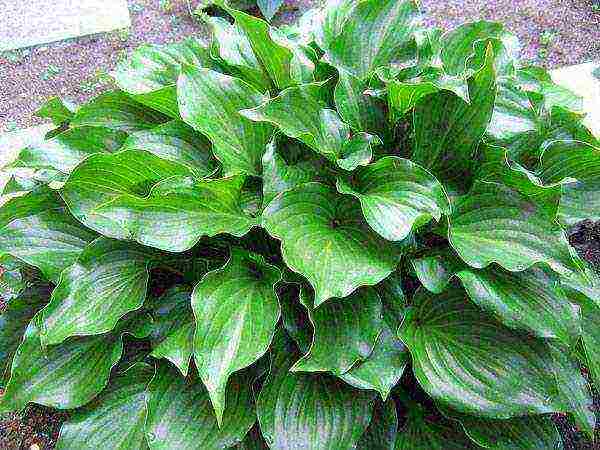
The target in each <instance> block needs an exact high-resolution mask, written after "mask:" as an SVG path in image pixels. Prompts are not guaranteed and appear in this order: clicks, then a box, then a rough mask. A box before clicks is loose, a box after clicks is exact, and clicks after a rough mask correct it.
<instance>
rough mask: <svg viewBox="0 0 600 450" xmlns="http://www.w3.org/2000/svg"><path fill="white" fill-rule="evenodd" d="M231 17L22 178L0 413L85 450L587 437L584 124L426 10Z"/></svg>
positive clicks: (575, 110) (120, 72)
mask: <svg viewBox="0 0 600 450" xmlns="http://www.w3.org/2000/svg"><path fill="white" fill-rule="evenodd" d="M216 3H217V4H216V5H215V6H214V7H213V8H211V10H210V11H215V10H217V11H219V10H220V13H221V14H220V15H217V16H210V15H208V14H204V15H202V20H204V21H205V22H206V24H207V26H208V27H209V28H210V29H211V31H212V34H213V38H212V40H211V41H210V42H209V43H208V44H205V43H203V42H200V41H198V40H196V39H193V38H190V39H188V40H185V41H183V42H180V43H177V44H172V45H166V46H150V45H148V46H142V47H140V48H139V49H138V50H136V51H135V52H133V54H132V55H131V58H130V59H129V60H127V61H126V62H122V63H120V65H119V66H118V67H117V68H116V70H115V72H114V74H113V76H114V81H115V89H114V90H112V91H109V92H106V93H104V94H102V95H100V96H98V97H96V98H95V99H93V100H92V101H90V102H89V103H87V104H83V105H77V106H73V105H70V104H67V103H63V102H61V101H60V100H58V99H53V100H51V101H50V102H49V103H48V104H46V105H45V106H44V107H43V108H42V110H41V111H40V113H39V114H40V115H42V116H44V117H47V118H49V119H52V120H53V121H54V122H55V123H56V125H57V128H56V129H55V130H54V131H52V132H50V133H49V134H48V135H47V136H46V140H44V141H43V142H41V143H39V144H36V145H32V146H29V147H27V148H24V149H22V150H20V152H19V154H18V155H17V157H16V158H15V160H14V161H13V162H12V163H11V164H10V166H9V167H7V168H6V169H5V171H6V172H7V173H10V174H12V178H11V179H10V181H9V182H8V184H7V186H6V187H5V194H6V197H4V203H3V206H2V207H1V209H0V254H1V255H2V256H1V258H2V259H1V261H0V263H1V265H2V266H3V268H4V269H3V272H2V283H3V294H2V295H3V297H4V299H5V303H6V305H5V311H4V314H3V315H2V316H1V319H0V333H1V336H2V339H1V340H0V345H1V347H0V355H1V356H2V358H3V359H2V364H3V368H4V367H5V368H6V376H5V385H4V394H3V396H2V398H1V400H0V410H1V411H3V412H5V411H19V410H22V409H23V408H24V407H25V406H26V405H27V404H28V403H31V402H33V403H38V404H41V405H47V406H50V407H53V408H58V409H65V410H71V411H70V414H69V419H68V421H67V422H66V423H65V424H64V425H63V427H62V430H61V433H60V438H59V441H58V444H57V445H58V448H59V449H76V450H80V449H98V448H106V449H127V450H129V449H138V448H148V447H149V448H151V449H177V450H179V449H202V450H213V449H215V450H216V449H225V448H237V449H260V448H263V449H264V448H270V449H273V450H284V449H285V450H291V449H297V450H349V449H360V450H362V449H367V450H379V449H388V450H393V449H395V450H408V449H411V450H426V449H427V450H430V449H478V448H488V449H496V450H505V449H527V450H534V449H535V450H543V449H548V450H554V449H558V448H562V443H561V437H560V435H559V434H558V432H557V429H556V428H555V426H554V423H553V421H552V416H553V415H554V414H556V413H558V414H568V416H569V417H570V418H571V419H572V420H573V421H574V423H575V424H576V425H577V426H578V427H579V428H580V429H581V430H582V431H584V432H586V433H587V434H588V435H590V437H591V436H592V435H593V433H594V426H595V418H594V413H593V411H592V410H591V408H590V407H591V403H592V399H591V387H590V385H589V383H596V386H598V383H599V382H600V353H599V350H600V335H599V332H600V281H599V278H598V277H597V275H595V273H594V271H593V269H592V268H591V267H588V266H587V265H586V263H585V262H584V261H583V260H581V259H580V258H579V257H578V256H577V254H576V253H575V251H574V249H573V248H572V247H571V246H570V245H569V242H568V240H567V237H566V233H567V230H568V229H569V227H571V226H572V225H574V224H576V223H578V222H580V221H582V220H585V219H590V220H598V219H600V144H599V142H598V140H597V139H596V138H595V137H594V136H593V135H592V134H591V133H590V132H589V131H588V130H587V129H586V128H585V127H584V126H583V125H582V124H581V120H582V118H583V116H582V114H580V113H579V108H580V104H579V103H580V99H578V98H577V97H575V96H574V95H573V94H571V93H570V92H568V91H566V90H565V89H562V88H560V87H558V86H556V85H554V84H553V83H552V81H551V79H550V77H549V76H548V74H547V73H546V72H545V71H544V70H542V69H539V68H536V67H527V66H524V65H522V64H521V63H520V62H519V59H518V50H519V44H518V42H517V40H516V38H515V37H514V36H513V35H511V34H510V33H509V32H507V31H506V30H505V29H504V28H503V27H502V26H501V25H499V24H496V23H490V22H474V23H468V24H465V25H463V26H460V27H458V28H456V29H454V30H451V31H448V32H444V33H442V32H440V31H439V30H437V29H431V28H425V27H424V26H423V24H422V20H421V19H422V18H421V14H420V12H419V9H418V6H417V5H416V4H415V2H413V1H398V0H337V1H331V2H329V3H328V4H326V5H325V6H323V7H322V8H320V9H316V10H313V11H309V12H308V13H306V15H304V16H303V17H302V18H301V19H300V21H299V22H298V24H297V25H295V26H288V27H286V28H285V29H283V30H282V29H275V28H273V27H271V26H270V25H268V24H267V23H266V22H265V21H263V20H262V19H259V18H256V17H253V16H251V15H248V14H246V13H244V12H240V11H239V10H236V9H233V8H232V7H231V6H229V5H228V4H225V3H224V2H222V1H221V2H216ZM7 199H8V200H7Z"/></svg>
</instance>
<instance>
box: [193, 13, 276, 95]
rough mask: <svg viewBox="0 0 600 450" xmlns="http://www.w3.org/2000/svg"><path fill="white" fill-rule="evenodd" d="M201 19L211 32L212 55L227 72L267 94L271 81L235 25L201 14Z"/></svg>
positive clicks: (242, 33)
mask: <svg viewBox="0 0 600 450" xmlns="http://www.w3.org/2000/svg"><path fill="white" fill-rule="evenodd" d="M201 19H202V20H203V21H204V22H205V23H206V24H207V25H208V26H209V27H210V29H211V31H212V38H213V41H212V53H213V57H214V58H217V59H218V60H219V61H220V64H221V65H222V66H224V67H226V68H227V70H228V72H229V73H231V74H233V75H235V76H238V77H239V78H241V79H243V80H244V81H246V82H248V83H250V84H251V85H252V86H254V87H256V88H257V89H258V90H259V91H261V92H267V91H268V90H269V88H270V87H271V80H270V79H269V76H268V75H267V74H266V73H265V71H264V69H263V67H262V66H261V64H260V62H259V61H258V59H257V58H256V56H255V55H254V52H253V51H252V45H251V44H250V40H249V39H248V38H247V37H246V35H245V33H244V32H243V31H242V30H241V29H240V27H239V26H237V25H232V24H230V23H229V22H227V21H226V20H225V19H223V18H221V17H213V16H208V15H206V14H203V15H202V16H201Z"/></svg>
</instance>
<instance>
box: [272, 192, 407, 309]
mask: <svg viewBox="0 0 600 450" xmlns="http://www.w3.org/2000/svg"><path fill="white" fill-rule="evenodd" d="M263 226H264V227H265V228H266V229H267V231H268V232H269V234H271V235H272V236H274V237H276V238H278V239H281V241H282V253H283V258H284V260H285V262H286V264H287V265H288V267H289V268H290V269H292V270H293V271H295V272H298V273H300V274H302V275H304V276H305V277H306V278H308V280H309V281H310V283H311V285H312V286H313V288H314V289H315V306H319V305H320V304H321V303H323V302H324V301H325V300H327V299H328V298H331V297H340V298H343V297H346V296H347V295H349V294H351V293H352V292H353V291H354V290H356V289H357V288H358V287H359V286H363V285H374V284H376V283H378V282H379V281H381V280H383V279H384V278H385V277H387V276H388V275H389V274H390V273H391V272H392V271H393V270H394V268H395V266H396V264H397V263H398V261H399V259H400V250H399V249H398V248H397V247H396V246H394V245H392V244H390V243H389V242H387V241H384V240H383V239H381V238H380V237H378V236H377V235H376V234H375V233H373V232H372V231H370V230H369V229H368V226H367V225H366V223H365V222H364V220H363V219H362V214H361V212H360V208H359V205H358V204H357V202H356V201H354V200H352V199H351V198H349V197H345V198H344V197H343V196H340V195H339V194H338V193H336V192H335V191H334V190H333V189H332V188H330V187H327V186H325V185H323V184H320V183H306V184H303V185H300V186H298V187H296V188H294V189H292V190H289V191H287V192H283V193H282V194H280V195H279V196H277V197H275V199H274V200H273V201H272V202H271V203H270V204H269V206H268V207H267V208H266V209H265V211H264V212H263Z"/></svg>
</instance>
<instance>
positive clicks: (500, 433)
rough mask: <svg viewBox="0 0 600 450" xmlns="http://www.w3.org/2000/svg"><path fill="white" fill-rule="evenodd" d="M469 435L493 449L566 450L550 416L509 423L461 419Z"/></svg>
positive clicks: (530, 417) (511, 420) (505, 421)
mask: <svg viewBox="0 0 600 450" xmlns="http://www.w3.org/2000/svg"><path fill="white" fill-rule="evenodd" d="M459 420H460V422H461V423H462V426H463V428H464V430H465V432H466V433H467V435H468V436H469V437H470V438H471V439H472V440H473V441H474V442H476V443H477V444H478V445H480V446H481V447H483V448H489V449H491V450H562V448H563V443H562V439H561V438H560V434H559V433H558V430H557V429H556V425H554V423H553V422H552V419H551V418H550V417H549V416H525V417H517V418H514V419H509V420H489V419H481V418H477V417H468V416H462V417H459Z"/></svg>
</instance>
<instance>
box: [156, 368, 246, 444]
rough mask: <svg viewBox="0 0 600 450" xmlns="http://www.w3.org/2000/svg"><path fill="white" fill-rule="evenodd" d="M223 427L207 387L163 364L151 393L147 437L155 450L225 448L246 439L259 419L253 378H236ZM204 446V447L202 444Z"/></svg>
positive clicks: (228, 400) (229, 390)
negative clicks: (218, 423)
mask: <svg viewBox="0 0 600 450" xmlns="http://www.w3.org/2000/svg"><path fill="white" fill-rule="evenodd" d="M228 392H229V395H228V396H227V405H226V408H225V412H224V414H223V420H222V422H221V426H220V427H219V426H217V419H216V418H215V416H214V413H213V410H212V406H211V404H210V400H209V397H208V394H207V392H206V389H205V388H204V386H203V385H202V383H200V381H199V380H195V379H190V378H182V377H181V376H180V374H179V372H177V371H176V370H175V369H173V368H171V367H169V366H168V365H167V364H161V365H159V366H158V368H157V370H156V375H155V376H154V378H153V379H152V381H151V382H150V385H149V386H148V392H147V394H146V395H147V400H146V402H147V407H148V417H147V419H146V437H147V439H148V444H149V446H150V449H152V450H176V449H182V448H190V449H191V448H202V450H223V449H226V448H229V447H231V446H233V445H235V444H237V443H239V442H241V441H242V439H243V438H244V436H245V435H246V433H247V432H248V430H250V428H251V427H252V425H253V424H254V422H255V421H256V414H255V412H254V404H253V400H252V392H251V389H250V380H249V379H248V377H242V376H238V377H233V378H232V379H231V381H230V383H229V389H228ZM199 446H201V447H199Z"/></svg>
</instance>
